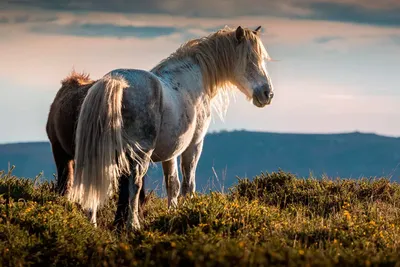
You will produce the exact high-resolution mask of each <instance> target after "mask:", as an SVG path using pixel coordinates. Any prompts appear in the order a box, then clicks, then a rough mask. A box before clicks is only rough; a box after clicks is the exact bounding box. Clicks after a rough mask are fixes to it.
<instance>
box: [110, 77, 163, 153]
mask: <svg viewBox="0 0 400 267" xmlns="http://www.w3.org/2000/svg"><path fill="white" fill-rule="evenodd" d="M109 74H111V75H118V76H120V77H122V78H123V79H124V80H125V82H126V83H127V85H128V88H125V90H124V92H123V99H122V116H123V121H124V131H125V132H126V133H127V135H128V136H129V137H131V138H132V139H135V141H138V142H140V143H141V145H142V146H145V147H146V146H147V147H148V148H154V145H155V141H156V139H157V136H158V134H159V131H160V124H161V117H162V85H161V83H160V81H159V80H158V78H157V76H155V75H154V74H153V73H151V72H149V71H145V70H139V69H115V70H113V71H111V72H109Z"/></svg>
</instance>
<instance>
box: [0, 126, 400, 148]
mask: <svg viewBox="0 0 400 267" xmlns="http://www.w3.org/2000/svg"><path fill="white" fill-rule="evenodd" d="M235 132H246V133H250V134H252V133H261V134H278V135H352V134H360V135H375V136H379V137H384V138H393V139H399V138H400V136H391V135H384V134H377V133H374V132H360V131H357V130H356V131H351V132H331V133H329V132H328V133H318V132H315V133H313V132H307V133H303V132H278V131H275V132H271V131H257V130H246V129H233V130H225V129H221V130H217V131H208V132H207V135H213V134H223V133H235ZM31 143H49V144H50V141H49V140H37V141H30V140H28V141H17V142H11V143H2V142H0V146H1V145H17V144H31Z"/></svg>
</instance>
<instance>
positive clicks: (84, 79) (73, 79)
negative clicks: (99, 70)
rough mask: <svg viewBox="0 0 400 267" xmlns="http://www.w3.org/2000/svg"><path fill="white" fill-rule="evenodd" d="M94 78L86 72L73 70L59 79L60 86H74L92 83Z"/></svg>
mask: <svg viewBox="0 0 400 267" xmlns="http://www.w3.org/2000/svg"><path fill="white" fill-rule="evenodd" d="M92 83H94V80H92V79H91V78H90V75H89V74H87V73H84V72H82V73H78V72H76V71H75V70H73V71H72V72H71V73H70V74H69V75H68V76H67V77H65V78H64V79H63V80H62V81H61V85H62V87H68V88H75V87H79V86H82V85H87V84H92Z"/></svg>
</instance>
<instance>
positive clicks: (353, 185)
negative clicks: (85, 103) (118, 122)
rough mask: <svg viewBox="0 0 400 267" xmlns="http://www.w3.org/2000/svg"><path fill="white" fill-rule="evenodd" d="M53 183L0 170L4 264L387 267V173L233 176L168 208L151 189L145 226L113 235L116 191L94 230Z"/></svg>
mask: <svg viewBox="0 0 400 267" xmlns="http://www.w3.org/2000/svg"><path fill="white" fill-rule="evenodd" d="M53 188H54V184H53V183H52V182H48V181H45V182H39V181H38V179H36V180H32V179H22V178H17V177H14V176H12V175H11V173H4V172H3V173H2V174H0V255H1V257H0V265H4V266H10V265H11V266H27V265H32V266H48V265H52V266H88V265H89V266H249V265H251V266H261V265H263V266H265V265H274V266H276V265H280V266H288V265H289V266H330V265H337V264H338V265H342V266H368V265H371V266H373V265H382V266H383V265H384V266H394V265H396V263H397V261H399V262H400V253H399V252H400V225H399V222H400V220H399V219H400V212H399V208H398V207H399V205H400V186H399V185H398V184H396V183H391V182H389V181H388V180H387V179H374V180H367V179H361V180H345V179H340V180H339V179H338V180H334V181H333V180H329V179H326V178H321V179H314V178H309V179H300V178H297V177H295V176H293V175H291V174H289V173H284V172H277V173H271V174H261V175H260V176H257V177H255V178H254V179H253V180H248V179H239V180H238V183H237V185H236V186H234V187H232V188H231V189H230V191H229V193H227V194H221V193H217V192H212V193H209V194H198V195H196V196H195V197H193V198H192V199H186V200H183V199H180V204H179V208H178V209H176V210H171V211H168V210H167V205H166V200H165V199H161V198H158V197H156V196H155V195H154V194H150V195H149V197H148V202H147V204H146V206H145V208H144V219H143V225H144V226H143V229H142V230H141V231H139V232H136V233H126V232H124V233H122V234H121V235H117V234H116V233H115V232H113V229H112V227H111V223H112V219H113V212H114V210H115V198H113V200H110V202H109V204H108V205H107V207H105V208H103V209H102V210H101V212H100V214H99V219H98V220H99V227H98V228H94V227H93V226H92V225H90V223H89V222H88V220H87V219H86V217H85V215H84V213H83V212H82V211H81V210H80V209H79V207H78V206H77V205H75V204H71V203H69V202H68V201H66V199H65V198H62V197H59V196H57V195H56V194H54V193H53V192H52V191H53Z"/></svg>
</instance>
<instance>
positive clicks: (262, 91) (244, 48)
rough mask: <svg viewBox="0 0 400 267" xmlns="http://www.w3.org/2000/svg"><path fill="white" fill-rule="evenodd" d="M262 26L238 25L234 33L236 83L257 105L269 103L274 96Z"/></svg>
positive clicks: (261, 105) (262, 105)
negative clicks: (267, 65)
mask: <svg viewBox="0 0 400 267" xmlns="http://www.w3.org/2000/svg"><path fill="white" fill-rule="evenodd" d="M260 29H261V26H259V27H258V28H257V29H255V30H250V29H244V28H242V27H240V26H239V27H238V28H237V29H236V30H235V32H234V33H233V34H234V35H235V36H234V38H236V40H237V50H236V51H237V52H236V54H237V60H238V61H237V64H236V68H235V74H234V76H235V77H234V80H235V81H234V83H235V84H236V86H237V87H238V88H239V89H240V90H241V91H242V92H243V93H244V94H245V95H246V96H247V97H248V98H249V99H252V101H253V104H254V105H255V106H257V107H264V106H266V105H269V104H270V103H271V101H272V98H273V96H274V92H273V91H274V90H273V86H272V82H271V79H270V77H269V75H268V72H267V69H266V60H268V59H269V56H268V53H267V51H266V49H265V48H264V45H263V44H262V42H261V38H260V37H259V32H260Z"/></svg>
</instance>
